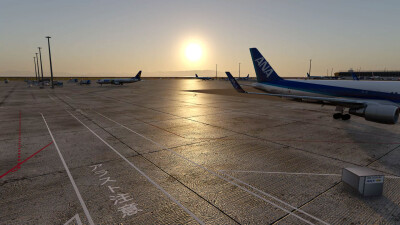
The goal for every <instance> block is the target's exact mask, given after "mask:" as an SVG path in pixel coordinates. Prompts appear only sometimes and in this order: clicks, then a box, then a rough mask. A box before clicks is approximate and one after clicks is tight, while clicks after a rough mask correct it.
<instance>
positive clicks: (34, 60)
mask: <svg viewBox="0 0 400 225" xmlns="http://www.w3.org/2000/svg"><path fill="white" fill-rule="evenodd" d="M33 63H34V64H35V78H36V79H37V69H36V57H35V56H34V57H33Z"/></svg>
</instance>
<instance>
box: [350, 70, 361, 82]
mask: <svg viewBox="0 0 400 225" xmlns="http://www.w3.org/2000/svg"><path fill="white" fill-rule="evenodd" d="M351 76H352V77H353V80H360V79H358V77H357V75H356V74H355V73H354V72H353V71H352V72H351Z"/></svg>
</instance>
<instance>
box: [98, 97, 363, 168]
mask: <svg viewBox="0 0 400 225" xmlns="http://www.w3.org/2000/svg"><path fill="white" fill-rule="evenodd" d="M102 97H106V98H110V99H113V100H116V101H119V102H123V103H127V104H131V105H135V106H139V107H142V108H145V109H150V110H153V111H156V112H160V113H164V114H167V115H172V116H175V117H178V118H181V119H186V120H190V121H193V122H197V123H201V124H205V125H208V126H211V127H217V128H220V129H223V130H227V131H230V132H233V133H236V134H241V135H245V136H248V137H252V138H255V139H258V140H261V141H266V142H271V143H274V144H277V145H281V146H284V147H289V148H293V149H296V150H298V151H302V152H307V153H309V154H312V155H317V156H320V157H325V158H329V159H333V160H337V161H340V162H345V163H349V164H353V165H356V166H362V165H360V164H357V163H354V162H349V161H346V160H342V159H338V158H335V157H332V156H327V155H323V154H318V153H315V152H312V151H308V150H305V149H301V148H297V147H294V146H290V145H286V144H282V143H279V142H274V141H271V140H267V139H263V138H260V137H256V136H252V135H249V134H246V133H241V132H238V131H234V130H230V129H226V128H223V127H220V126H216V125H212V124H208V123H204V122H201V121H197V120H195V119H190V118H185V117H182V116H177V115H174V114H172V113H168V112H164V111H161V110H157V109H153V108H150V107H146V106H142V105H138V104H135V103H132V102H128V101H123V100H120V99H117V98H112V97H109V96H104V95H103V96H102Z"/></svg>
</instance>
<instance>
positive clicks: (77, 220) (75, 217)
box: [64, 214, 82, 225]
mask: <svg viewBox="0 0 400 225" xmlns="http://www.w3.org/2000/svg"><path fill="white" fill-rule="evenodd" d="M74 219H75V220H76V224H78V225H82V221H81V218H79V214H76V215H75V216H74V217H72V218H71V219H69V220H68V221H67V222H66V223H64V225H68V224H70V223H71V222H72V221H73V220H74Z"/></svg>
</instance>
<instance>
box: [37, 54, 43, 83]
mask: <svg viewBox="0 0 400 225" xmlns="http://www.w3.org/2000/svg"><path fill="white" fill-rule="evenodd" d="M38 49H39V57H40V70H41V74H42V82H44V81H43V64H42V52H41V51H40V49H42V48H41V47H38ZM43 84H44V83H43Z"/></svg>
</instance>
